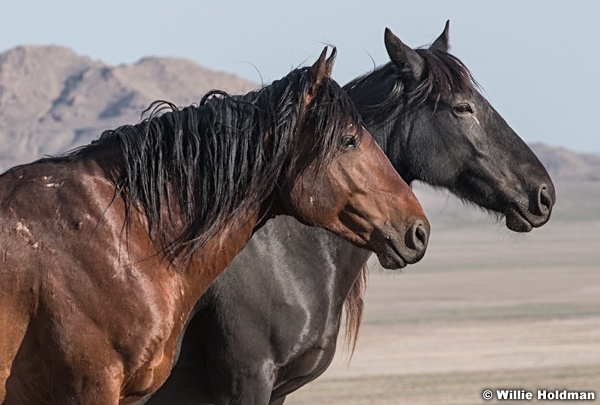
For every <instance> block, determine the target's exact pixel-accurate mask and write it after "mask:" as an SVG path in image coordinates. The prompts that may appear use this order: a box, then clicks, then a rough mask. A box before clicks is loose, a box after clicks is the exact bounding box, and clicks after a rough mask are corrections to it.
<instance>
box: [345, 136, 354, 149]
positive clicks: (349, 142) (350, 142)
mask: <svg viewBox="0 0 600 405" xmlns="http://www.w3.org/2000/svg"><path fill="white" fill-rule="evenodd" d="M357 145H358V140H357V138H356V136H351V135H347V136H344V137H343V138H342V146H343V147H344V149H347V148H355V147H356V146H357Z"/></svg>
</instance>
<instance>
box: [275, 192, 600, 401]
mask: <svg viewBox="0 0 600 405" xmlns="http://www.w3.org/2000/svg"><path fill="white" fill-rule="evenodd" d="M592 194H594V195H598V194H599V193H598V192H597V191H594V192H593V193H592ZM559 197H560V195H559ZM569 197H573V198H569V203H568V204H567V203H565V204H563V206H562V207H561V206H557V210H556V211H555V215H554V218H553V219H552V220H551V222H550V223H549V224H547V225H546V226H545V227H543V228H541V229H537V230H534V231H533V232H532V233H531V234H528V235H524V236H521V235H519V236H514V235H513V234H510V233H509V232H508V231H505V230H504V229H503V228H502V226H501V225H499V224H493V223H490V222H491V221H490V220H489V218H485V217H484V218H481V217H479V218H475V219H473V218H468V219H465V218H462V217H460V215H454V214H452V213H453V212H454V208H453V207H446V209H445V212H444V213H443V215H440V216H439V218H438V215H437V213H438V211H435V210H434V214H433V215H432V216H430V217H431V218H432V225H433V226H434V230H433V232H432V237H431V243H430V247H429V251H428V253H427V255H426V257H425V259H423V261H422V262H421V263H419V264H416V265H413V266H410V267H409V268H407V269H405V270H404V273H403V274H399V273H393V272H389V271H385V270H383V269H378V268H374V269H373V270H372V272H371V275H370V279H369V287H368V291H367V298H366V312H365V318H364V322H363V326H362V329H361V334H360V338H359V341H358V346H357V349H356V352H355V353H354V356H353V358H352V360H351V362H350V364H348V353H345V352H343V351H342V350H338V354H337V356H336V358H335V359H334V362H333V364H332V365H331V367H330V368H329V369H328V371H327V372H326V373H325V374H324V375H323V376H321V377H320V378H319V379H317V380H316V381H315V382H313V383H311V384H308V385H307V386H305V387H304V388H302V389H300V390H299V391H297V392H296V393H294V394H292V395H290V396H289V397H288V400H287V401H286V404H288V405H301V404H317V403H318V404H344V405H354V404H399V405H402V404H407V405H408V404H411V405H419V404H460V405H468V404H482V403H497V402H499V401H497V400H496V399H494V400H492V401H484V400H483V399H482V395H481V394H482V391H483V390H484V389H491V390H493V391H495V390H497V389H524V390H527V391H532V392H533V393H534V395H537V390H538V389H548V390H552V391H555V390H563V389H567V390H578V391H595V392H596V397H597V398H596V401H595V402H592V403H600V398H599V397H598V396H599V395H600V205H596V209H595V212H594V211H592V212H590V210H583V209H581V207H579V208H580V211H579V212H578V211H576V209H577V208H576V207H577V198H576V197H577V196H569ZM596 201H598V200H596ZM588 203H589V201H588ZM452 204H453V203H450V205H452ZM424 205H425V204H424ZM582 206H585V204H583V205H582ZM593 206H594V205H592V207H593ZM434 208H435V207H434ZM438 208H439V207H438ZM430 209H432V208H431V206H430ZM574 209H575V211H574ZM463 210H464V208H463ZM448 212H450V213H451V215H450V218H448V215H447V214H448ZM456 212H459V211H456ZM374 267H377V266H374ZM342 344H343V340H342V339H340V347H341V345H342ZM509 402H510V403H513V404H518V403H530V401H509ZM531 402H539V403H550V401H538V400H535V399H534V400H533V401H531ZM558 402H560V403H570V402H572V401H558ZM578 402H579V401H578Z"/></svg>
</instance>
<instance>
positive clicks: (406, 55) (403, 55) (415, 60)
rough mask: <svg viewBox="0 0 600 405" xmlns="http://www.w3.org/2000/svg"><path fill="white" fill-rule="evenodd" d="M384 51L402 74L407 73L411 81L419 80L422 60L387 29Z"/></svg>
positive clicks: (422, 65)
mask: <svg viewBox="0 0 600 405" xmlns="http://www.w3.org/2000/svg"><path fill="white" fill-rule="evenodd" d="M384 42H385V49H386V50H387V53H388V55H389V56H390V59H391V60H392V62H394V64H395V65H396V67H398V69H399V70H400V72H402V73H408V74H409V75H410V76H411V78H412V79H415V80H419V79H420V78H421V75H422V74H423V69H424V65H425V63H424V62H423V58H421V56H419V54H418V53H417V52H416V51H415V50H414V49H412V48H411V47H409V46H406V45H404V43H402V41H400V38H398V37H397V36H396V35H394V33H392V31H391V30H390V29H389V28H386V29H385V38H384Z"/></svg>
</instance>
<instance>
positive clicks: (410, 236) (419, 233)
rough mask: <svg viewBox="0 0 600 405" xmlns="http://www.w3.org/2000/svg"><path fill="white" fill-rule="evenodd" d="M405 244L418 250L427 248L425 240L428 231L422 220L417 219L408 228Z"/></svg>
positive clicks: (422, 250) (427, 236)
mask: <svg viewBox="0 0 600 405" xmlns="http://www.w3.org/2000/svg"><path fill="white" fill-rule="evenodd" d="M406 236H407V238H406V239H407V240H406V245H407V246H408V247H409V248H411V249H414V250H417V251H419V252H424V251H425V249H426V248H427V240H428V239H429V233H428V232H427V228H426V227H425V225H424V224H423V222H422V221H417V222H415V223H414V224H413V226H412V227H411V228H410V230H409V232H408V233H407V235H406Z"/></svg>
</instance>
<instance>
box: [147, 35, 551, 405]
mask: <svg viewBox="0 0 600 405" xmlns="http://www.w3.org/2000/svg"><path fill="white" fill-rule="evenodd" d="M385 46H386V48H387V51H388V54H389V56H390V58H391V62H390V63H387V64H386V65H383V66H381V67H379V68H378V69H376V70H375V71H373V72H372V73H370V74H368V75H366V76H364V77H360V78H358V79H356V80H354V81H352V82H351V83H349V84H348V85H346V86H345V90H346V91H347V92H348V93H349V94H350V96H351V98H352V100H353V101H354V102H355V104H356V105H357V107H358V108H359V111H360V112H361V114H362V117H363V119H364V121H365V123H366V124H367V127H368V128H369V130H370V131H371V133H372V134H373V135H374V137H375V139H376V140H377V141H378V143H379V144H380V145H381V146H382V149H383V150H384V151H385V152H386V154H387V155H388V157H389V158H390V160H391V162H392V164H393V165H394V167H395V168H396V169H397V170H398V172H399V173H400V174H401V175H402V177H403V178H404V179H405V180H406V181H407V182H411V181H413V180H421V181H424V182H426V183H428V184H430V185H433V186H436V187H444V188H446V189H448V190H450V191H451V192H453V193H454V194H455V195H457V196H459V197H460V198H462V199H463V200H465V201H467V202H472V203H475V204H477V205H479V206H481V207H483V208H485V209H487V210H489V211H490V212H492V213H496V214H497V215H498V216H504V217H505V218H506V226H507V227H508V228H509V229H511V230H513V231H517V232H528V231H530V230H531V229H532V228H533V227H539V226H542V225H543V224H544V223H546V221H548V219H549V218H550V213H551V210H552V206H553V205H554V201H555V192H554V186H553V184H552V181H551V179H550V177H549V175H548V173H547V172H546V170H545V168H544V167H543V165H542V164H541V163H540V162H539V160H538V159H537V157H536V156H535V155H534V154H533V152H532V151H531V150H530V149H529V147H528V146H527V145H526V144H525V143H524V142H523V141H522V140H521V139H520V138H519V137H518V136H517V134H516V133H515V132H514V131H513V130H512V129H511V128H510V127H509V126H508V124H507V123H506V122H505V121H504V119H502V117H501V116H500V115H499V114H498V113H497V112H496V111H495V110H494V108H493V107H492V106H491V105H490V104H489V103H488V102H487V101H486V100H485V99H484V97H483V96H482V95H481V94H480V92H479V91H478V90H477V85H476V84H475V82H474V80H473V78H472V76H471V74H470V73H469V70H468V69H467V68H466V67H465V66H464V65H463V64H462V63H461V61H460V60H458V59H457V58H456V57H455V56H453V55H451V54H449V53H448V23H446V27H445V29H444V32H443V33H442V35H441V36H440V37H439V38H437V39H436V40H435V41H434V42H433V44H432V45H431V46H430V47H429V48H428V49H417V50H413V49H411V48H410V47H408V46H406V45H404V44H403V43H402V42H401V41H400V40H399V39H398V38H397V37H396V36H394V34H392V33H391V31H389V30H386V32H385ZM369 255H370V252H368V251H366V250H363V249H360V248H356V247H354V246H352V245H351V244H349V243H347V242H345V241H343V240H341V239H340V238H338V237H336V236H334V235H332V234H331V233H329V232H327V231H323V230H319V229H314V228H308V227H305V226H302V225H300V224H299V223H298V222H297V221H295V220H293V219H288V218H285V217H280V218H276V219H275V220H274V221H271V222H270V223H269V224H268V225H267V226H265V227H264V228H262V229H261V230H260V231H258V232H257V233H256V234H255V235H254V236H253V237H252V239H251V241H250V243H249V244H248V245H247V246H246V248H245V249H244V250H243V251H242V252H241V253H240V254H239V255H238V256H237V257H236V259H235V260H234V262H233V263H232V264H231V266H230V267H229V269H228V270H227V271H226V272H225V273H224V274H223V275H222V276H221V277H220V278H219V279H218V280H217V282H216V283H215V284H213V285H212V286H211V288H210V289H209V291H208V292H207V293H206V294H205V295H204V296H203V297H202V299H201V300H200V302H199V303H198V305H197V307H196V311H197V313H196V315H195V317H194V318H193V319H192V320H191V321H190V323H189V326H188V328H187V332H186V334H185V337H184V338H183V344H182V349H181V355H180V359H179V362H178V364H177V366H176V367H175V369H174V370H173V372H172V374H171V377H170V378H169V380H168V381H167V383H166V384H165V385H164V386H163V387H162V388H161V389H160V390H159V391H158V392H157V393H156V394H155V396H154V397H153V398H151V400H150V401H149V402H148V404H167V403H179V404H204V403H216V404H267V403H270V404H282V403H283V401H284V400H285V396H286V395H287V394H289V393H291V392H293V391H294V390H296V389H298V388H299V387H301V386H303V385H304V384H306V383H308V382H310V381H312V380H314V379H315V378H316V377H318V376H319V375H321V374H322V373H323V372H324V371H325V370H326V368H327V367H328V366H329V364H330V362H331V360H332V358H333V356H334V353H335V349H336V340H337V336H338V333H339V329H340V325H341V318H342V312H343V308H344V304H346V308H347V310H348V319H349V322H348V324H347V331H348V333H350V335H351V336H352V338H351V339H350V340H351V341H354V342H355V340H353V339H355V337H356V333H357V332H358V327H359V324H360V315H361V310H362V292H363V287H364V277H365V274H366V273H365V264H366V261H367V259H368V257H369ZM351 345H352V344H351ZM351 347H352V346H351Z"/></svg>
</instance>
